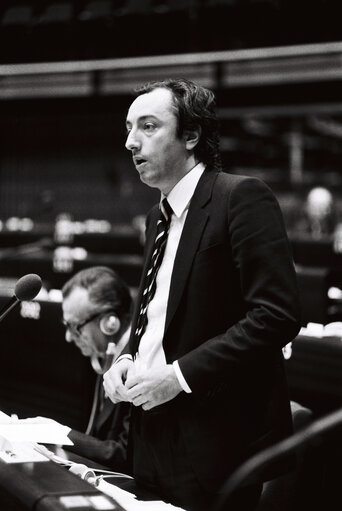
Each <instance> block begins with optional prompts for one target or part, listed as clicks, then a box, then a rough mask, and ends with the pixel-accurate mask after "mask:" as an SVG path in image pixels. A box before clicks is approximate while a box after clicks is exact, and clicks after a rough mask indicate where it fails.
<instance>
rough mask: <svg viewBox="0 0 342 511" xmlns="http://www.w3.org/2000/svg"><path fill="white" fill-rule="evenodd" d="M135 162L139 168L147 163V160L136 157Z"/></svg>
mask: <svg viewBox="0 0 342 511" xmlns="http://www.w3.org/2000/svg"><path fill="white" fill-rule="evenodd" d="M133 160H134V164H135V166H136V167H139V166H140V165H142V164H143V163H146V160H145V159H144V158H140V157H139V156H134V158H133Z"/></svg>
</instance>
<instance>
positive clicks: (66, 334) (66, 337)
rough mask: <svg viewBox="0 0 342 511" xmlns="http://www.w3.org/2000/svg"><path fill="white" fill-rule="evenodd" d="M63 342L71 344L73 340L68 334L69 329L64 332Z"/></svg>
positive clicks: (69, 333)
mask: <svg viewBox="0 0 342 511" xmlns="http://www.w3.org/2000/svg"><path fill="white" fill-rule="evenodd" d="M65 340H66V342H73V340H74V338H73V335H72V333H71V332H70V330H69V328H67V330H66V331H65Z"/></svg>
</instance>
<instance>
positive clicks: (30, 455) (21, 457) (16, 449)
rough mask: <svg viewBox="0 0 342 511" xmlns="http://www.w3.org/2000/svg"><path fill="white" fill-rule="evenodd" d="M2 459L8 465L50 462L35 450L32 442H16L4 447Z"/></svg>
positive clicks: (1, 450) (0, 451)
mask: <svg viewBox="0 0 342 511" xmlns="http://www.w3.org/2000/svg"><path fill="white" fill-rule="evenodd" d="M0 459H2V460H3V461H5V462H6V463H27V462H33V461H34V462H36V461H48V459H47V458H46V457H45V456H43V455H42V454H40V453H38V452H37V451H36V450H35V449H34V444H32V443H31V442H16V443H9V442H8V440H7V445H4V444H3V445H2V448H0Z"/></svg>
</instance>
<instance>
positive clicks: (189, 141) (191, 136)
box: [184, 126, 202, 151]
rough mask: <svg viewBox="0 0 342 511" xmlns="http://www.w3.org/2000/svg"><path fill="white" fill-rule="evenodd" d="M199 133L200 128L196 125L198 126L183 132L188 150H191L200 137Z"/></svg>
mask: <svg viewBox="0 0 342 511" xmlns="http://www.w3.org/2000/svg"><path fill="white" fill-rule="evenodd" d="M201 133H202V129H201V127H200V126H198V128H195V129H194V130H191V131H186V132H185V133H184V137H185V147H186V148H187V150H188V151H191V150H192V149H194V148H195V147H196V145H197V144H198V142H199V139H200V138H201Z"/></svg>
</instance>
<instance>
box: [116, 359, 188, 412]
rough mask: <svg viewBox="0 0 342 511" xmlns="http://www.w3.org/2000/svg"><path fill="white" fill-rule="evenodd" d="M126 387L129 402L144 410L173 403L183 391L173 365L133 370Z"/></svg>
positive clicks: (130, 372) (127, 379)
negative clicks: (169, 402)
mask: <svg viewBox="0 0 342 511" xmlns="http://www.w3.org/2000/svg"><path fill="white" fill-rule="evenodd" d="M125 386H126V396H127V398H128V400H129V401H132V403H133V405H134V406H142V408H143V409H144V410H150V409H151V408H154V407H155V406H158V405H161V404H163V403H166V402H168V401H171V399H173V398H175V397H176V396H177V395H178V394H179V393H180V392H181V391H182V390H183V389H182V387H181V385H180V383H179V381H178V378H177V376H176V373H175V370H174V368H173V366H172V365H171V364H168V365H164V366H162V367H158V368H156V369H137V370H131V371H129V373H128V374H127V378H126V385H125Z"/></svg>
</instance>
